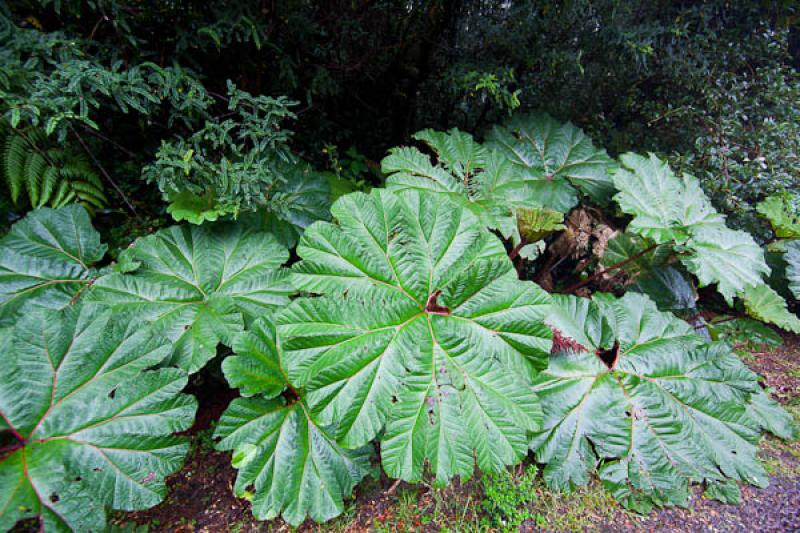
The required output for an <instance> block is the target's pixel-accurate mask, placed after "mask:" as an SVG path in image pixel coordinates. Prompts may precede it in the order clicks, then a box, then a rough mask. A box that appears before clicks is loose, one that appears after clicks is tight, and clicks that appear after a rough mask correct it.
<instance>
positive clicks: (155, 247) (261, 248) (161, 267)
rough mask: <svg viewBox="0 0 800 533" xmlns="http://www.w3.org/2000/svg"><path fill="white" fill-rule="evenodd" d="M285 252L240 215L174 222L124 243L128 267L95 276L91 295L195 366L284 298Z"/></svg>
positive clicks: (174, 360)
mask: <svg viewBox="0 0 800 533" xmlns="http://www.w3.org/2000/svg"><path fill="white" fill-rule="evenodd" d="M288 258H289V253H288V251H287V250H286V248H284V247H283V246H281V245H280V244H278V242H277V241H276V239H275V237H274V236H273V235H271V234H270V233H267V232H258V231H251V230H250V229H248V228H247V227H246V226H245V225H244V224H242V223H217V224H206V225H203V226H173V227H171V228H167V229H164V230H161V231H159V232H158V233H156V234H154V235H150V236H147V237H144V238H142V239H139V240H138V241H136V242H135V243H134V244H133V245H132V246H131V247H130V248H128V249H127V250H125V251H124V252H123V253H122V255H121V257H120V264H122V265H125V266H126V270H127V269H133V271H132V272H130V273H127V274H120V273H116V274H111V275H108V276H105V277H103V278H100V279H99V280H98V281H97V282H96V283H95V284H94V286H93V287H92V291H91V294H90V298H91V299H92V300H93V301H96V302H99V303H101V304H104V305H110V306H111V308H112V309H113V310H114V311H115V312H118V313H125V316H126V317H128V318H129V319H130V320H132V321H135V322H137V323H139V324H142V325H147V326H153V327H155V328H157V329H158V330H159V331H161V332H163V334H164V335H165V336H166V337H167V338H168V339H170V340H171V341H172V342H173V352H172V355H171V357H170V358H169V360H168V362H169V363H170V364H174V365H177V366H179V367H180V368H182V369H184V370H186V371H187V372H196V371H197V370H199V369H200V368H202V367H203V365H205V364H206V362H208V360H209V359H211V358H212V357H214V355H215V353H216V349H217V345H218V344H219V343H220V342H222V343H224V344H226V345H229V346H230V344H231V343H232V342H233V338H234V337H235V336H236V334H237V333H238V332H239V331H241V330H242V329H243V327H244V325H245V323H246V322H249V321H250V320H252V319H253V318H254V317H256V316H259V315H262V314H265V313H270V312H272V311H274V310H275V309H277V308H280V307H282V306H285V305H286V304H288V303H289V295H290V294H291V293H292V288H291V286H290V284H289V280H288V271H287V270H284V269H283V268H281V265H282V264H283V263H285V262H286V261H287V259H288Z"/></svg>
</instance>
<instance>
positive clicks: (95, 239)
mask: <svg viewBox="0 0 800 533" xmlns="http://www.w3.org/2000/svg"><path fill="white" fill-rule="evenodd" d="M105 253H106V245H104V244H101V243H100V234H99V233H97V231H95V229H94V228H93V227H92V224H91V222H90V221H89V215H88V214H87V213H86V210H85V209H84V208H83V207H81V206H79V205H70V206H67V207H62V208H61V209H48V208H43V209H36V210H34V211H31V212H30V213H29V214H28V216H26V217H25V218H24V219H22V220H20V221H19V222H17V223H16V224H14V226H12V228H11V231H10V232H9V233H8V235H6V236H5V237H4V238H3V240H2V241H0V327H3V326H9V325H11V324H13V323H14V321H15V317H16V316H17V315H18V313H19V310H20V308H21V307H22V305H23V304H25V303H27V302H30V303H31V304H32V305H39V306H44V307H49V308H56V309H60V308H63V307H65V306H67V305H69V304H70V302H72V301H74V300H75V299H76V298H77V296H78V295H79V294H81V293H82V291H83V290H84V289H86V288H87V287H88V286H89V285H90V284H91V282H92V281H93V280H94V277H95V271H94V269H93V268H92V265H93V264H94V263H96V262H98V261H100V259H102V258H103V255H105Z"/></svg>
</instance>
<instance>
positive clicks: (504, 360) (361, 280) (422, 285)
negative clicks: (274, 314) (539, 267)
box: [277, 190, 550, 483]
mask: <svg viewBox="0 0 800 533" xmlns="http://www.w3.org/2000/svg"><path fill="white" fill-rule="evenodd" d="M332 212H333V216H334V218H335V219H336V220H337V221H338V224H331V223H316V224H314V225H312V226H311V227H310V228H309V229H308V230H307V231H306V233H305V235H304V236H303V238H302V239H301V241H300V244H299V246H298V249H297V250H298V255H300V257H301V258H302V261H301V262H300V263H298V264H297V265H295V267H294V272H295V275H294V282H295V284H296V286H297V287H298V288H299V289H302V290H306V291H310V292H316V293H322V294H324V296H322V297H317V298H301V299H298V300H295V301H294V302H293V303H292V304H291V305H290V306H289V307H288V308H287V309H286V310H285V311H284V312H282V313H281V314H280V315H279V316H278V318H277V321H278V334H279V337H280V339H281V341H282V349H283V351H284V359H285V361H286V370H287V373H288V376H289V379H290V380H291V381H292V383H293V384H294V385H295V387H298V388H299V387H303V388H304V391H305V399H306V402H307V404H308V406H309V408H310V409H311V411H312V413H313V416H314V417H316V418H317V419H318V420H319V421H320V422H321V423H323V424H336V437H337V440H338V441H339V442H340V443H341V444H342V445H344V446H346V447H349V448H358V447H360V446H363V445H364V444H366V443H367V442H369V441H370V440H372V439H374V438H375V437H376V436H378V434H379V433H381V431H383V436H382V441H381V452H382V462H383V467H384V469H385V470H386V472H387V473H388V474H389V475H390V476H392V477H396V478H402V479H405V480H409V481H413V480H419V479H420V478H421V476H422V474H423V471H424V467H425V463H426V461H427V462H428V463H429V465H430V468H431V470H432V471H433V473H434V474H435V476H436V480H437V482H439V483H445V482H447V480H449V479H450V478H451V477H453V476H455V475H460V476H462V477H468V476H470V475H471V474H472V472H473V470H474V463H475V461H476V460H477V463H478V466H479V467H480V468H481V469H483V470H489V471H491V470H497V469H500V468H502V467H503V466H505V465H508V464H511V463H514V462H517V461H519V460H520V459H521V458H522V457H524V455H525V453H526V449H525V444H526V435H527V433H528V431H529V430H532V429H535V428H536V427H538V425H539V416H540V411H539V407H538V402H537V399H536V396H535V395H534V394H532V392H531V388H530V383H531V380H532V379H533V377H534V376H535V375H536V370H537V368H542V367H543V366H545V365H546V360H547V353H548V351H549V348H550V332H549V330H548V329H547V328H546V327H545V326H544V324H543V322H542V321H543V318H544V316H545V314H546V312H547V309H548V308H549V297H548V295H547V294H546V293H545V292H544V291H543V290H541V289H540V288H539V287H538V286H537V285H535V284H534V283H531V282H522V281H519V280H517V279H516V275H515V272H514V270H513V267H512V264H511V262H510V261H509V259H508V258H507V256H506V254H505V250H504V248H503V246H502V244H501V242H500V241H499V240H498V239H497V238H496V237H495V236H493V235H492V234H491V233H489V232H487V231H486V230H484V229H483V228H482V227H481V225H480V223H479V222H478V220H477V219H476V218H475V217H474V216H473V215H471V214H470V213H469V212H468V211H466V210H463V209H459V208H457V207H455V206H454V204H452V203H450V202H447V201H445V200H443V199H442V198H440V197H437V196H435V195H424V194H418V193H415V192H409V193H404V194H397V193H392V192H389V191H385V190H376V191H373V192H372V193H371V194H370V195H366V194H362V193H355V194H350V195H347V196H344V197H342V198H340V199H339V200H338V201H337V202H336V203H335V204H334V206H333V209H332Z"/></svg>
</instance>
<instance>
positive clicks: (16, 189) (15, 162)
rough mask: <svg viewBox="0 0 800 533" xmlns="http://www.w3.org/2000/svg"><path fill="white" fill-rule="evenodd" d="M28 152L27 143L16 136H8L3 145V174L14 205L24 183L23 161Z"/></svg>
mask: <svg viewBox="0 0 800 533" xmlns="http://www.w3.org/2000/svg"><path fill="white" fill-rule="evenodd" d="M29 150H30V147H29V146H28V143H27V142H25V139H23V138H22V137H20V136H18V135H8V136H7V137H6V141H5V143H4V144H3V173H4V174H5V178H6V184H7V185H8V190H9V192H10V193H11V201H13V202H14V203H15V204H16V203H17V201H18V200H19V194H20V192H22V188H23V185H24V183H25V160H26V159H27V157H28V151H29Z"/></svg>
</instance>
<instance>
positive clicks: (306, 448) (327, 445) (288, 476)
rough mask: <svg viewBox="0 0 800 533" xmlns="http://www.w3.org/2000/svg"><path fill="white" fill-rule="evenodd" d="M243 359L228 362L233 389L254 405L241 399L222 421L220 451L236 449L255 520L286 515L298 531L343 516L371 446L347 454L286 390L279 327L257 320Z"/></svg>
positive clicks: (239, 485)
mask: <svg viewBox="0 0 800 533" xmlns="http://www.w3.org/2000/svg"><path fill="white" fill-rule="evenodd" d="M234 350H235V351H236V353H237V355H236V356H232V357H228V358H226V359H225V361H224V362H223V368H224V371H225V376H226V377H227V379H228V382H229V383H230V384H231V385H232V386H237V387H240V389H241V391H242V394H245V395H247V396H251V395H256V396H255V397H252V398H238V399H236V400H234V401H233V402H232V403H231V405H230V406H229V407H228V409H227V410H226V411H225V413H224V414H223V415H222V418H221V419H220V422H219V424H218V425H217V430H216V433H215V437H216V438H221V439H222V440H221V441H220V442H219V443H218V444H217V448H218V449H221V450H233V465H234V466H235V467H236V468H237V469H238V470H239V474H238V476H237V478H236V485H235V487H234V490H235V492H236V494H237V495H238V496H240V497H241V496H244V495H245V494H246V493H247V492H248V491H251V492H252V493H253V496H252V500H251V501H252V506H253V514H254V515H255V517H256V518H258V519H259V520H267V519H270V518H274V517H276V516H278V515H279V514H282V515H283V518H284V519H285V520H286V521H287V522H289V523H290V524H292V525H293V526H297V525H298V524H299V523H301V522H302V521H303V520H305V518H306V516H310V517H311V518H312V519H314V520H315V521H317V522H323V521H326V520H329V519H331V518H333V517H335V516H337V515H339V514H341V513H342V511H343V510H344V503H343V498H344V497H345V496H349V495H350V494H351V493H352V491H353V488H354V487H355V485H356V484H357V483H358V482H359V481H361V479H362V478H363V477H364V476H365V475H366V474H367V473H368V472H369V471H370V461H369V456H370V450H371V446H368V447H366V448H362V449H359V450H347V449H343V448H341V447H340V446H339V445H338V444H337V443H336V441H335V440H334V438H333V437H332V436H331V434H330V432H329V430H328V429H326V428H323V427H321V426H319V424H318V423H317V422H316V421H315V420H314V419H313V418H312V417H311V415H310V410H309V408H308V406H307V405H306V404H305V402H304V400H303V399H302V398H299V397H298V392H297V391H296V390H294V389H290V391H287V393H286V396H288V397H289V398H290V399H289V400H287V399H286V398H285V397H279V398H277V399H274V398H275V397H276V396H278V395H279V394H281V392H283V391H284V389H286V387H287V385H288V382H287V381H286V378H285V373H284V371H283V369H282V360H281V355H280V343H279V342H278V339H276V337H275V326H274V325H273V323H272V322H271V321H270V320H268V319H265V318H261V319H258V320H256V321H255V323H254V324H253V327H252V328H251V330H250V331H248V332H246V333H242V334H241V335H240V336H239V338H237V340H236V343H235V344H234Z"/></svg>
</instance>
